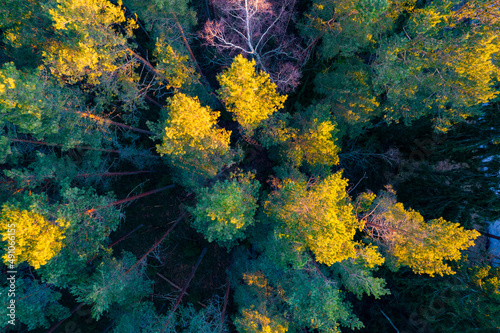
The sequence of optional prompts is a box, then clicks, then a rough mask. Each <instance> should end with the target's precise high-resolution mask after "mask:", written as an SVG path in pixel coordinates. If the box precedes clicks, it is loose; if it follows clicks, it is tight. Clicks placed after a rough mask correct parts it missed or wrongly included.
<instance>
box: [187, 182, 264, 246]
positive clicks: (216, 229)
mask: <svg viewBox="0 0 500 333" xmlns="http://www.w3.org/2000/svg"><path fill="white" fill-rule="evenodd" d="M259 188H260V184H259V183H258V182H257V181H256V180H255V179H254V175H253V174H252V173H246V174H245V173H233V174H231V178H230V179H227V180H225V181H224V182H220V181H217V182H216V183H215V184H214V185H213V186H212V187H204V188H202V189H200V190H199V191H198V193H197V197H198V202H197V204H196V207H195V208H194V209H192V214H193V217H194V220H193V225H194V227H195V228H196V230H198V231H199V232H201V233H202V234H204V235H205V237H206V238H207V240H208V241H209V242H212V241H214V240H215V241H217V243H218V244H219V245H221V246H225V247H227V248H228V249H230V248H231V247H233V246H234V245H235V244H236V243H237V241H238V240H241V239H243V238H244V237H245V236H246V235H245V230H246V229H248V228H249V227H250V226H252V225H253V224H254V223H255V221H254V215H255V212H256V210H257V197H258V193H259Z"/></svg>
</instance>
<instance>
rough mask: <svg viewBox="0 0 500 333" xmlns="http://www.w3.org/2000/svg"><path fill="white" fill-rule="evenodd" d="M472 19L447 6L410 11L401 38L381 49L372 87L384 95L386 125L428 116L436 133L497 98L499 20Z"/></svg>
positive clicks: (434, 4) (444, 0)
mask: <svg viewBox="0 0 500 333" xmlns="http://www.w3.org/2000/svg"><path fill="white" fill-rule="evenodd" d="M472 4H477V3H476V2H472ZM484 8H485V10H486V11H487V12H491V11H495V10H496V9H495V8H496V6H491V8H490V7H488V6H486V7H484ZM475 15H476V14H475V13H473V12H470V11H462V12H455V11H454V10H453V7H452V3H451V2H450V1H447V0H441V1H433V2H432V4H429V5H426V6H425V7H424V8H419V9H415V10H413V12H412V15H411V17H410V18H409V20H408V21H407V24H406V25H405V30H404V31H405V32H404V34H402V35H396V36H393V37H391V38H389V39H388V40H387V41H386V42H384V43H382V44H381V46H380V48H379V49H378V51H377V60H376V62H375V63H374V64H373V68H374V69H375V71H376V72H377V74H376V78H375V80H374V84H375V86H376V87H377V89H378V91H379V92H381V93H384V94H386V96H387V103H386V104H385V106H384V109H385V113H386V115H385V117H386V120H387V121H396V122H397V121H404V122H405V124H410V123H411V122H412V121H413V120H415V119H418V118H420V117H423V116H427V115H429V116H431V117H432V119H433V122H434V126H435V128H436V130H439V131H446V130H448V129H449V128H450V126H451V125H452V124H453V123H457V122H461V121H463V120H464V119H466V118H467V117H470V116H472V115H477V114H480V109H479V106H480V105H481V104H483V103H487V102H489V101H491V100H492V99H494V98H495V97H496V96H497V91H496V89H495V87H494V84H495V82H497V81H498V79H499V74H500V70H499V67H498V64H497V63H496V61H493V59H494V58H495V55H496V54H497V53H498V52H499V50H500V49H499V48H500V40H499V38H498V28H499V25H498V21H497V20H496V19H495V20H493V19H486V17H488V15H486V14H485V19H483V20H479V21H477V22H476V23H472V22H471V20H473V19H474V17H475ZM489 15H490V16H489V17H493V16H494V15H493V14H489Z"/></svg>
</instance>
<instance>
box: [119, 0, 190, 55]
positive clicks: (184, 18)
mask: <svg viewBox="0 0 500 333" xmlns="http://www.w3.org/2000/svg"><path fill="white" fill-rule="evenodd" d="M124 3H125V5H126V6H127V7H128V8H129V9H130V10H131V11H132V12H134V16H135V17H136V18H140V19H141V21H143V22H144V28H145V29H146V31H147V32H148V33H149V34H151V37H153V39H156V38H161V39H165V40H166V41H167V42H168V43H169V44H171V45H172V47H173V48H174V49H175V51H180V50H184V45H182V46H181V44H182V42H181V40H182V36H181V31H180V30H179V27H178V26H177V22H179V24H180V26H181V27H182V29H183V30H185V34H186V35H188V33H189V32H190V30H191V29H192V28H193V27H194V26H195V25H196V12H195V11H194V10H193V9H191V8H190V6H189V5H188V3H189V1H187V0H154V1H147V2H145V1H141V0H125V1H124ZM188 36H189V35H188ZM182 53H185V50H184V52H182Z"/></svg>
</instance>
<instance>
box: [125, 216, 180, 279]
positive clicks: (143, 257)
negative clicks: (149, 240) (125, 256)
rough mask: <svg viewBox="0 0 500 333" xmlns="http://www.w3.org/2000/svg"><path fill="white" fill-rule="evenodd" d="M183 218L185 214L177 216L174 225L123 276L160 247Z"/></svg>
mask: <svg viewBox="0 0 500 333" xmlns="http://www.w3.org/2000/svg"><path fill="white" fill-rule="evenodd" d="M184 216H186V212H184V213H182V215H181V216H179V217H178V218H177V220H175V222H174V224H172V226H171V227H170V228H169V229H168V230H167V232H165V233H164V234H163V236H161V238H160V239H159V240H158V241H157V242H156V243H154V245H153V246H152V247H151V248H150V249H149V250H148V251H146V253H144V255H143V256H142V257H141V258H140V259H139V260H137V261H136V263H135V264H134V265H133V266H132V267H130V268H129V269H128V270H127V271H126V272H125V273H124V274H128V273H129V272H130V271H131V270H132V269H134V268H135V267H136V266H137V265H139V263H141V262H142V261H143V260H144V259H145V258H146V257H147V256H148V254H150V253H151V252H153V251H154V249H156V247H157V246H158V245H160V244H161V242H163V240H164V239H165V238H166V237H167V236H168V234H169V233H170V232H171V231H172V230H174V228H175V226H176V225H177V224H178V223H179V222H180V221H181V220H182V219H183V218H184Z"/></svg>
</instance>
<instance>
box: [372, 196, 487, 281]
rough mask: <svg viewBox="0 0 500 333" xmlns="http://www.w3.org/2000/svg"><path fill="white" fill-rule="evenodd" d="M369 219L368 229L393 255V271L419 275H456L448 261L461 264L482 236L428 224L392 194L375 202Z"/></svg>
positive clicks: (443, 223) (444, 224) (438, 223)
mask: <svg viewBox="0 0 500 333" xmlns="http://www.w3.org/2000/svg"><path fill="white" fill-rule="evenodd" d="M370 200H373V197H371V198H370ZM366 216H367V220H366V221H367V223H366V228H367V230H368V232H369V233H370V234H371V236H372V237H374V239H375V240H376V241H377V243H379V244H380V246H381V247H382V249H384V250H385V252H386V253H387V254H388V255H389V256H388V257H387V259H388V263H389V265H390V267H393V268H398V267H399V266H401V265H404V266H409V267H410V268H411V269H412V270H413V271H414V272H415V273H417V274H429V275H430V276H434V275H436V274H438V275H441V276H443V275H444V274H455V272H454V271H453V270H452V269H451V267H450V266H449V265H448V264H447V263H446V261H450V260H451V261H457V260H459V259H460V258H461V256H462V253H461V251H462V250H466V249H467V248H469V247H471V246H473V245H474V240H475V239H476V238H477V237H478V236H479V235H480V234H479V233H478V232H477V231H476V230H465V229H464V228H463V227H461V226H460V224H459V223H451V222H448V221H445V220H444V219H442V218H439V219H433V220H430V221H427V222H425V221H424V218H423V217H422V215H420V213H418V212H416V211H414V210H412V209H408V210H406V209H405V208H404V206H403V204H402V203H399V202H396V199H395V197H394V195H393V194H390V193H382V194H381V195H380V196H379V197H378V198H377V199H375V200H374V201H373V204H372V207H371V209H370V210H369V212H367V213H366Z"/></svg>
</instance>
